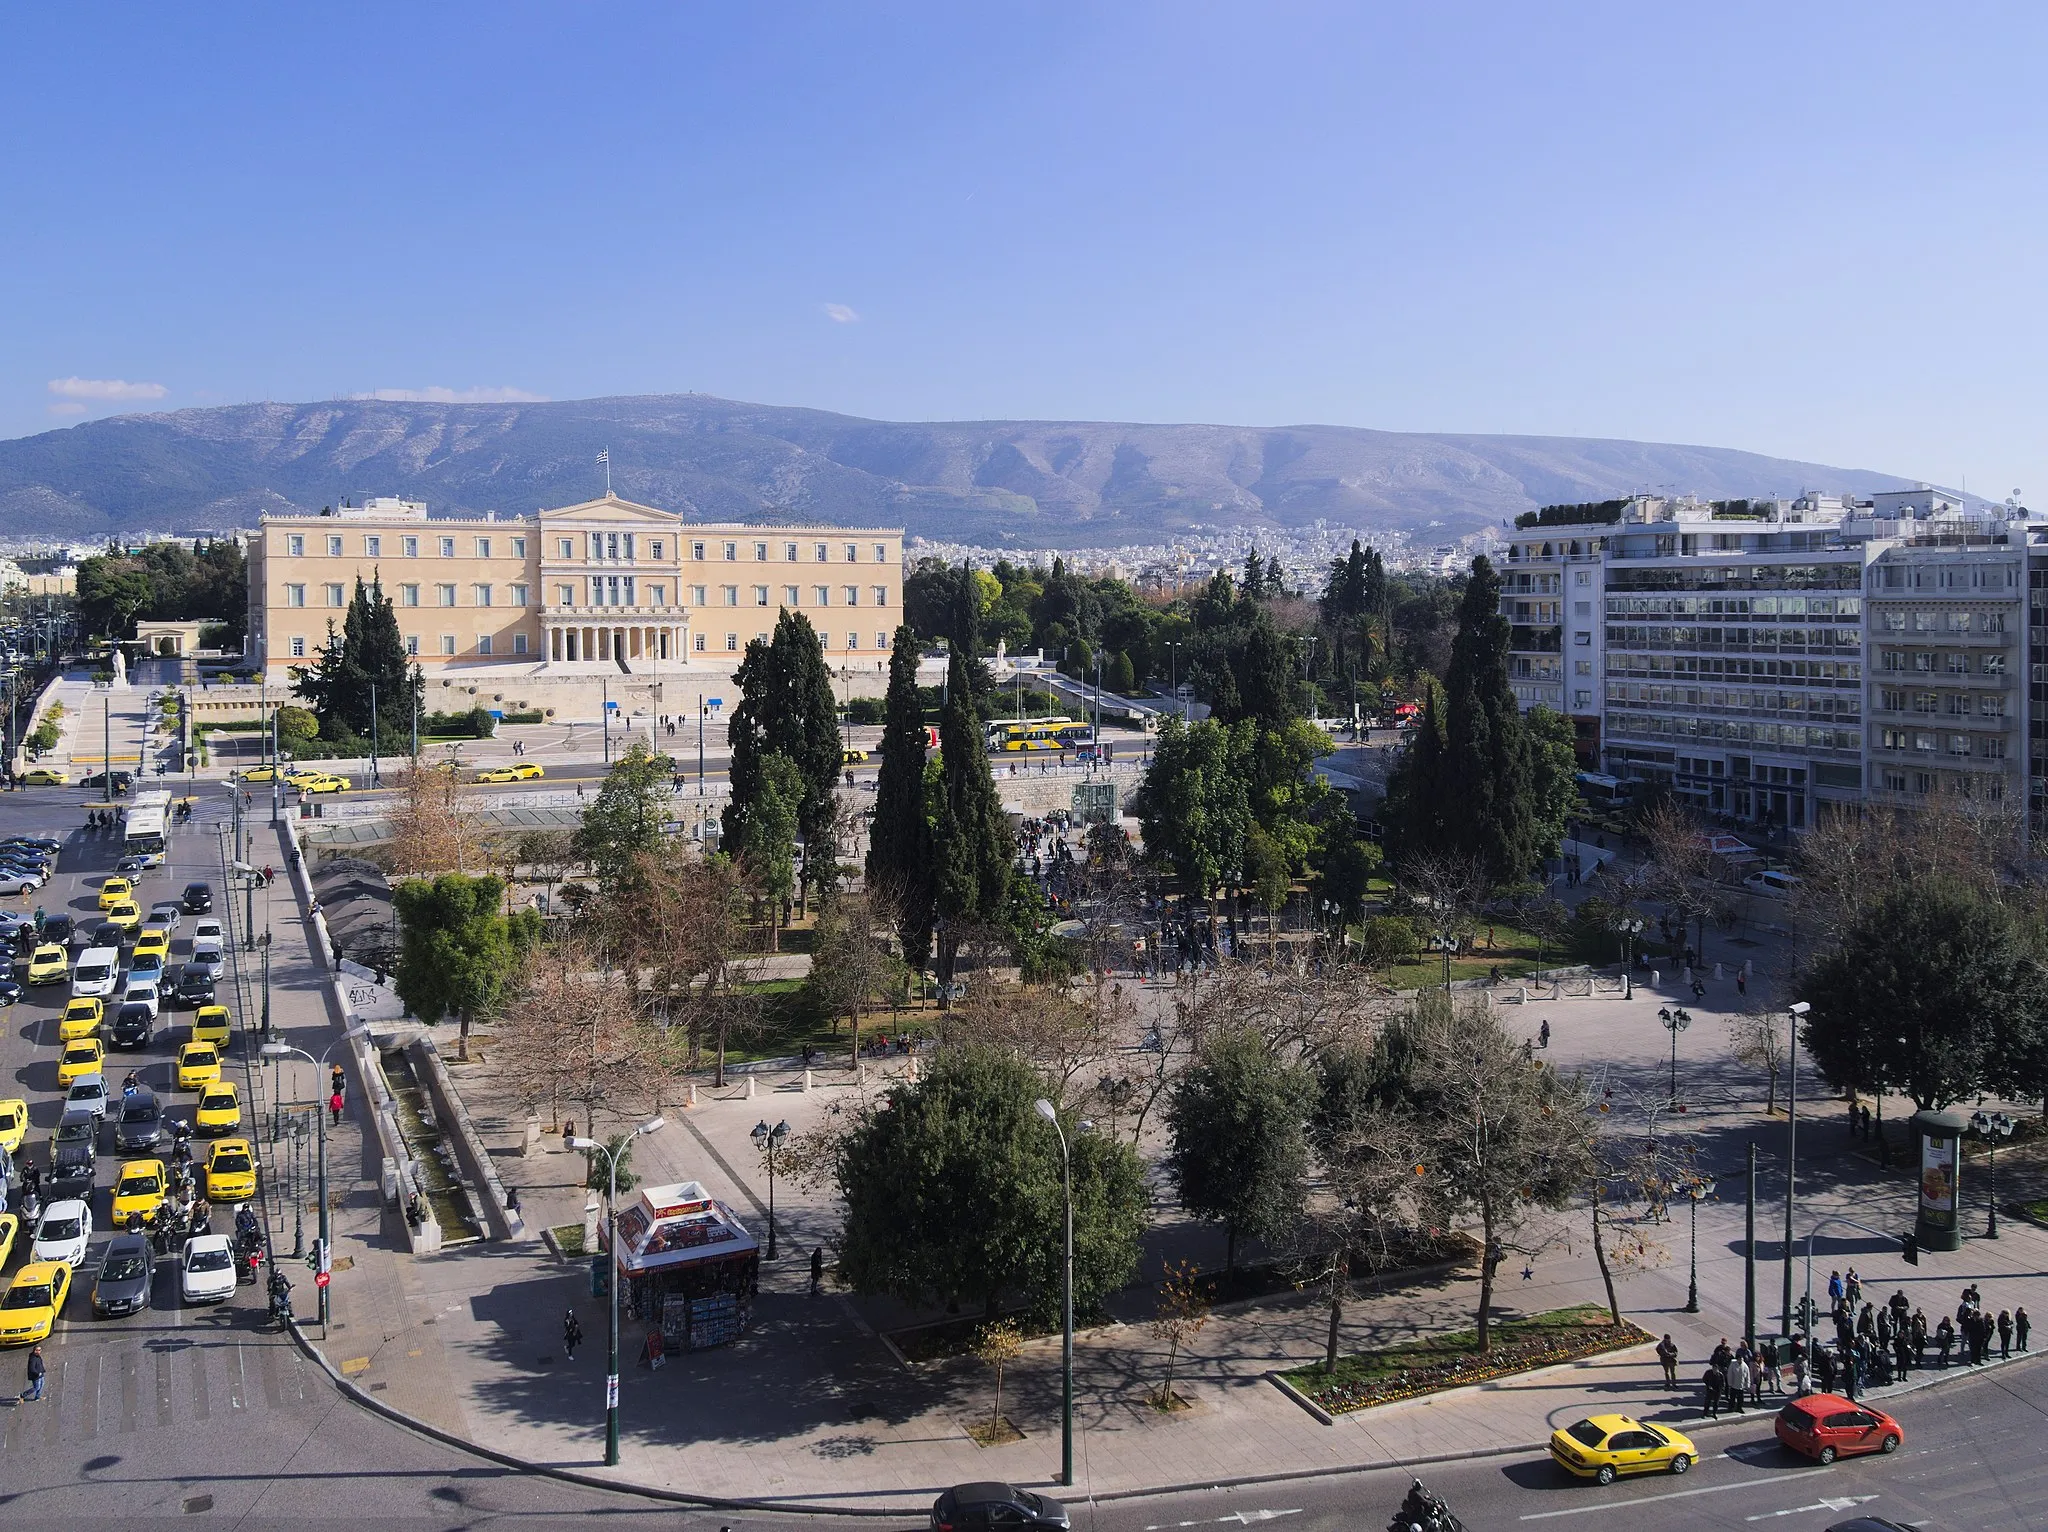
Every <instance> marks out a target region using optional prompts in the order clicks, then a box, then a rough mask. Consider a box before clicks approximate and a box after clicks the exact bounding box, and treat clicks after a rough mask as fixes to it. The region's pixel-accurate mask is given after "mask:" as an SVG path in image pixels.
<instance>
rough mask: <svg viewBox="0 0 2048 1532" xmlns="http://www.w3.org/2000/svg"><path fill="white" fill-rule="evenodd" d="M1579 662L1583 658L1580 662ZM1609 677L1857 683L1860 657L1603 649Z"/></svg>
mask: <svg viewBox="0 0 2048 1532" xmlns="http://www.w3.org/2000/svg"><path fill="white" fill-rule="evenodd" d="M1580 663H1581V664H1583V663H1584V661H1580ZM1607 674H1609V675H1610V676H1648V677H1652V678H1655V677H1661V676H1672V677H1675V678H1677V679H1679V680H1691V679H1693V678H1695V677H1697V678H1698V679H1700V680H1703V681H1720V680H1728V681H1776V682H1778V683H1779V684H1780V685H1783V686H1861V685H1862V684H1863V663H1862V661H1860V660H1774V659H1761V658H1751V657H1749V656H1747V655H1725V656H1724V655H1714V654H1709V655H1694V654H1629V653H1626V652H1624V651H1621V650H1615V649H1610V650H1609V651H1608V652H1607Z"/></svg>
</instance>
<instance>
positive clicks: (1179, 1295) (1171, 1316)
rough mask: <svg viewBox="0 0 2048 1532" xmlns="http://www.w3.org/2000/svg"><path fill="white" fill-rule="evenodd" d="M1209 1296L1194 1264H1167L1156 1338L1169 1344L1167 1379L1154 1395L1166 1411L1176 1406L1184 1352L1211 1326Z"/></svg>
mask: <svg viewBox="0 0 2048 1532" xmlns="http://www.w3.org/2000/svg"><path fill="white" fill-rule="evenodd" d="M1209 1307H1210V1305H1209V1295H1208V1293H1207V1292H1206V1291H1204V1290H1203V1287H1202V1279H1201V1276H1200V1274H1199V1273H1198V1272H1197V1271H1196V1270H1195V1263H1194V1262H1193V1261H1182V1262H1179V1263H1178V1264H1176V1263H1174V1262H1171V1261H1169V1262H1167V1265H1166V1273H1165V1275H1164V1276H1163V1277H1162V1278H1161V1279H1160V1283H1159V1299H1158V1307H1157V1308H1156V1309H1155V1310H1154V1312H1153V1318H1152V1326H1151V1328H1152V1334H1153V1335H1154V1336H1155V1337H1156V1338H1158V1339H1159V1340H1163V1341H1165V1342H1166V1378H1165V1381H1164V1382H1162V1383H1161V1384H1160V1385H1159V1388H1158V1391H1157V1392H1156V1393H1154V1394H1153V1396H1152V1402H1153V1403H1154V1404H1156V1405H1158V1406H1159V1408H1161V1409H1163V1410H1170V1409H1172V1408H1173V1407H1174V1405H1175V1402H1176V1401H1175V1398H1174V1392H1173V1369H1174V1364H1175V1363H1176V1362H1178V1361H1179V1360H1180V1354H1181V1351H1182V1350H1183V1348H1185V1347H1187V1346H1190V1345H1193V1344H1194V1340H1195V1337H1196V1336H1198V1335H1200V1334H1201V1333H1202V1331H1203V1330H1204V1329H1205V1328H1206V1327H1207V1326H1208V1323H1209Z"/></svg>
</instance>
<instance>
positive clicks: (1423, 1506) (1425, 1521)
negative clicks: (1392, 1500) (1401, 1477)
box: [1387, 1479, 1466, 1532]
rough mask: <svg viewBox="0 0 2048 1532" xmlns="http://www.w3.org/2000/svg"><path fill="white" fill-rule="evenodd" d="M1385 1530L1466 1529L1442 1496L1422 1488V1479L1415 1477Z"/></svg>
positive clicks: (1437, 1531)
mask: <svg viewBox="0 0 2048 1532" xmlns="http://www.w3.org/2000/svg"><path fill="white" fill-rule="evenodd" d="M1387 1532H1466V1529H1465V1524H1464V1523H1463V1522H1462V1521H1460V1520H1458V1518H1457V1516H1456V1514H1454V1513H1453V1512H1452V1510H1451V1508H1450V1507H1449V1506H1448V1505H1446V1504H1444V1500H1443V1497H1442V1496H1441V1495H1436V1494H1432V1493H1431V1492H1430V1491H1429V1490H1426V1489H1424V1488H1423V1487H1422V1481H1421V1480H1420V1479H1417V1480H1415V1482H1414V1483H1412V1484H1410V1485H1409V1486H1408V1494H1407V1497H1406V1498H1405V1499H1403V1500H1402V1502H1401V1509H1400V1510H1398V1511H1396V1512H1395V1513H1394V1519H1393V1520H1392V1521H1390V1522H1388V1523H1387Z"/></svg>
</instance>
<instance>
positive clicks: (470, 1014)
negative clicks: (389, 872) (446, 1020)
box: [391, 872, 540, 1057]
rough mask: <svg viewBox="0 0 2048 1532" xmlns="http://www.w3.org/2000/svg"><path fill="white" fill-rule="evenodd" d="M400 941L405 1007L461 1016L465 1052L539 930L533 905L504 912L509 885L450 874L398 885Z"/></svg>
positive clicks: (429, 1014) (435, 1017)
mask: <svg viewBox="0 0 2048 1532" xmlns="http://www.w3.org/2000/svg"><path fill="white" fill-rule="evenodd" d="M391 904H392V908H393V910H394V911H395V912H396V913H397V915H398V927H399V937H400V945H399V951H398V972H397V974H396V976H395V982H396V985H397V989H398V995H399V998H400V999H402V1000H403V1001H404V1002H405V1004H406V1009H408V1010H409V1011H411V1012H412V1014H413V1015H415V1016H417V1017H419V1018H420V1020H422V1021H425V1022H436V1021H439V1020H441V1018H442V1017H444V1016H450V1015H452V1016H454V1017H456V1018H457V1019H458V1020H459V1021H460V1022H461V1024H462V1044H461V1047H462V1054H463V1056H464V1057H467V1056H468V1052H469V1030H470V1026H471V1024H472V1023H474V1022H475V1021H476V1020H477V1018H478V1017H488V1016H491V1015H494V1014H495V1013H496V1012H497V1010H498V1008H499V1007H500V1006H501V1005H502V1004H503V1003H504V1002H505V1000H506V998H507V995H508V992H509V987H510V984H511V982H512V980H513V977H514V975H515V973H516V971H517V968H518V962H519V955H520V953H521V952H522V951H523V950H524V949H525V948H526V947H528V946H530V945H531V944H532V943H533V942H534V941H536V940H538V939H539V935H540V916H539V915H538V914H537V913H536V912H535V911H533V910H531V909H526V910H521V911H519V913H518V914H516V915H511V916H508V915H506V913H505V885H504V884H503V883H502V882H501V881H500V880H498V879H497V878H493V877H488V876H484V877H471V876H468V875H466V874H463V873H456V872H450V873H443V874H442V875H441V876H440V877H438V878H435V879H434V880H433V881H432V882H428V881H427V880H425V879H423V878H411V879H407V880H406V881H405V882H403V883H400V884H399V885H398V886H397V887H396V888H394V889H393V890H392V891H391Z"/></svg>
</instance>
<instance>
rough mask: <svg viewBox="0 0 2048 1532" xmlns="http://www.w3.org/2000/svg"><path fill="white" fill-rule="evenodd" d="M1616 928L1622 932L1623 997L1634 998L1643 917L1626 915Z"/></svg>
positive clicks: (1626, 998)
mask: <svg viewBox="0 0 2048 1532" xmlns="http://www.w3.org/2000/svg"><path fill="white" fill-rule="evenodd" d="M1614 929H1615V930H1616V931H1618V932H1620V933H1621V998H1622V999H1624V1000H1633V999H1634V998H1635V995H1636V977H1635V975H1636V937H1638V936H1639V935H1641V934H1642V929H1643V917H1642V916H1640V915H1624V916H1622V917H1621V919H1619V920H1617V921H1616V922H1615V923H1614Z"/></svg>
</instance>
